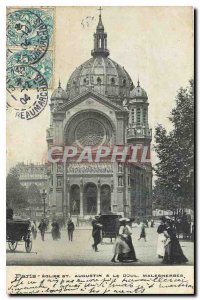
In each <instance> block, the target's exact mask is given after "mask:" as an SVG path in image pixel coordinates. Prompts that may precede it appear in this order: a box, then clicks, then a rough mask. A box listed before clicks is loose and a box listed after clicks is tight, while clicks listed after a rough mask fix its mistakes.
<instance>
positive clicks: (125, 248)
mask: <svg viewBox="0 0 200 300" xmlns="http://www.w3.org/2000/svg"><path fill="white" fill-rule="evenodd" d="M119 221H120V225H121V226H120V228H119V236H118V238H117V240H116V243H115V247H114V256H113V258H112V260H111V261H112V262H116V261H115V258H116V256H117V259H118V260H119V261H120V262H123V261H137V258H136V255H135V250H134V247H133V243H132V238H131V235H132V231H131V228H130V226H129V225H128V223H129V222H130V220H129V219H128V218H121V219H119Z"/></svg>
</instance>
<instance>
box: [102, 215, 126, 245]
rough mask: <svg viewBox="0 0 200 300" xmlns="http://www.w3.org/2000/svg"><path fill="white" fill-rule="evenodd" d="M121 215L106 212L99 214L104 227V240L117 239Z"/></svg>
mask: <svg viewBox="0 0 200 300" xmlns="http://www.w3.org/2000/svg"><path fill="white" fill-rule="evenodd" d="M121 217H122V216H121V215H115V214H105V215H100V216H99V223H100V224H102V225H103V227H102V241H103V239H104V238H110V239H111V242H112V239H113V238H114V239H116V237H117V235H118V233H119V227H120V223H119V219H120V218H121Z"/></svg>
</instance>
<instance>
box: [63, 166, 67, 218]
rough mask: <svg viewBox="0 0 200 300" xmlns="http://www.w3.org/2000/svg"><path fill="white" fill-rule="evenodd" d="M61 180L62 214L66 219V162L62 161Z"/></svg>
mask: <svg viewBox="0 0 200 300" xmlns="http://www.w3.org/2000/svg"><path fill="white" fill-rule="evenodd" d="M63 182H64V187H63V198H64V199H63V204H64V205H63V206H64V207H63V216H64V218H65V219H66V217H67V193H66V184H67V183H66V162H63Z"/></svg>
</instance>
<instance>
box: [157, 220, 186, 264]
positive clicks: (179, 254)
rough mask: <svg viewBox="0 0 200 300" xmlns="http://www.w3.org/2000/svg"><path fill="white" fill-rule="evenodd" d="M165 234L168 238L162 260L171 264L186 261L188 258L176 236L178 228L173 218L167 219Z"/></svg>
mask: <svg viewBox="0 0 200 300" xmlns="http://www.w3.org/2000/svg"><path fill="white" fill-rule="evenodd" d="M164 234H165V236H166V238H167V241H166V245H165V254H164V257H163V261H162V262H163V263H164V264H169V265H170V264H180V263H186V262H187V261H188V259H187V258H186V257H185V255H184V254H183V251H182V249H181V245H180V243H179V240H178V238H177V237H176V230H175V227H174V224H173V221H172V220H171V219H167V221H166V230H165V231H164Z"/></svg>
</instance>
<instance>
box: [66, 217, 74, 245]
mask: <svg viewBox="0 0 200 300" xmlns="http://www.w3.org/2000/svg"><path fill="white" fill-rule="evenodd" d="M74 229H75V226H74V222H73V221H72V219H69V221H68V222H67V231H68V238H69V241H71V242H72V241H73V233H74Z"/></svg>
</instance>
